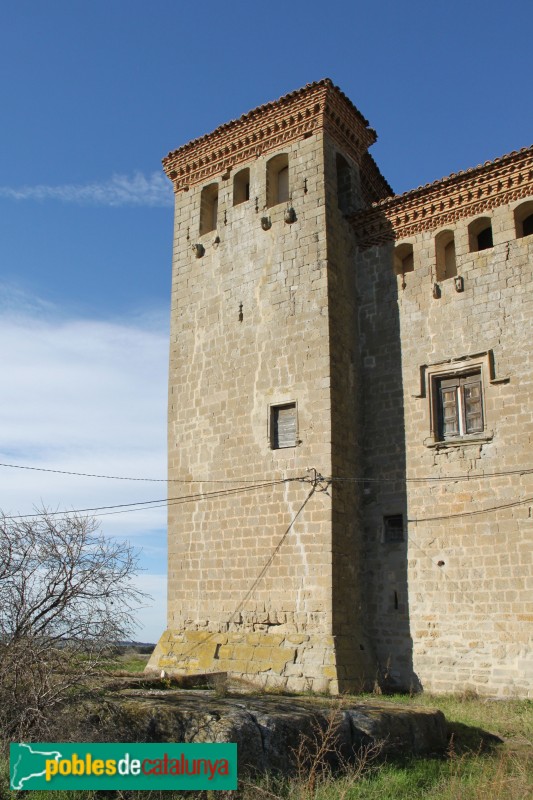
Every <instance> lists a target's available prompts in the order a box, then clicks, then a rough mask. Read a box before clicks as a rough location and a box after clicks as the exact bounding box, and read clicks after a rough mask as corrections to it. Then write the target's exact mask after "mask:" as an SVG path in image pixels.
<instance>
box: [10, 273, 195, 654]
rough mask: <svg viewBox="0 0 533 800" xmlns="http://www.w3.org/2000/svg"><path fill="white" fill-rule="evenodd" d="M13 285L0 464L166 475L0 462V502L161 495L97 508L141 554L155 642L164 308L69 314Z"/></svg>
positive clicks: (25, 509)
mask: <svg viewBox="0 0 533 800" xmlns="http://www.w3.org/2000/svg"><path fill="white" fill-rule="evenodd" d="M9 288H10V291H6V293H5V294H6V297H7V302H6V303H5V304H1V303H0V348H1V351H2V402H1V403H0V463H2V464H18V465H22V466H29V467H37V468H45V469H52V470H54V469H59V470H66V471H69V470H71V471H72V472H86V473H92V474H97V475H116V476H130V477H149V478H158V479H159V478H160V479H162V480H161V482H153V483H152V482H137V481H122V480H108V479H105V478H93V477H79V476H74V475H72V476H69V475H65V474H58V473H54V472H40V471H37V470H25V469H14V468H10V467H3V466H0V509H2V510H3V511H4V512H5V513H6V514H13V515H17V514H31V513H33V512H34V511H35V509H36V508H39V507H43V506H45V507H46V508H48V509H49V510H51V511H57V510H73V509H88V508H95V507H101V506H114V505H118V504H132V503H141V502H144V501H147V500H148V501H151V500H161V501H162V502H161V503H160V504H158V505H159V507H158V508H151V507H149V506H146V507H140V508H139V510H135V511H131V512H128V513H119V514H117V513H114V512H115V509H110V511H111V512H112V513H110V514H105V515H104V516H98V515H97V516H98V521H99V522H100V525H101V530H102V532H103V533H104V534H105V535H109V536H117V537H119V538H124V539H127V540H128V541H130V542H131V543H132V544H133V545H134V547H136V548H138V549H140V551H141V555H140V566H141V568H142V569H143V570H145V571H144V572H142V573H141V575H140V576H139V579H138V580H137V581H136V582H137V583H139V585H140V586H141V588H143V589H145V590H146V591H148V592H149V593H150V594H151V595H153V596H154V601H153V602H152V601H149V602H147V604H146V605H147V607H146V608H145V609H143V610H142V611H141V612H140V613H139V621H140V622H141V623H142V630H141V631H139V633H138V634H136V636H137V638H139V639H141V638H142V639H144V640H148V641H155V640H157V638H158V637H159V635H160V634H161V631H162V630H163V629H164V625H165V623H164V617H165V609H166V598H165V596H164V585H165V579H164V573H165V570H166V550H167V548H166V504H165V502H164V501H165V498H166V496H167V484H166V481H165V478H166V402H167V362H168V330H167V321H166V314H157V313H155V312H152V313H150V314H148V315H143V314H139V315H138V316H136V317H134V318H131V319H130V320H128V321H120V320H119V321H112V322H109V321H107V322H106V321H100V320H93V319H76V318H69V317H65V315H64V314H62V312H61V309H58V308H54V307H53V305H52V304H50V303H48V302H43V301H41V300H40V299H39V298H34V297H31V296H28V295H26V294H25V293H24V292H22V291H20V290H15V289H14V288H13V287H9ZM54 312H55V313H54ZM175 491H176V492H177V493H179V487H178V488H177V489H176V490H175Z"/></svg>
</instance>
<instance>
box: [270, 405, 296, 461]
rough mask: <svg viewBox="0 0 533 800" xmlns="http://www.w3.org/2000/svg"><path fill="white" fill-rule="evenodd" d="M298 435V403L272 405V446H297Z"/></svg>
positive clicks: (277, 448) (280, 447)
mask: <svg viewBox="0 0 533 800" xmlns="http://www.w3.org/2000/svg"><path fill="white" fill-rule="evenodd" d="M297 435H298V425H297V415H296V403H284V404H283V405H279V406H271V407H270V447H271V448H272V450H281V449H282V448H284V447H296V445H297Z"/></svg>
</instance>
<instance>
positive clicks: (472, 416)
mask: <svg viewBox="0 0 533 800" xmlns="http://www.w3.org/2000/svg"><path fill="white" fill-rule="evenodd" d="M436 388H437V393H436V400H437V406H438V408H437V412H438V438H439V439H441V440H444V439H453V438H457V437H461V436H468V435H469V434H472V433H480V432H482V431H483V390H482V384H481V372H480V371H476V372H473V373H470V374H468V375H454V376H453V377H443V378H440V379H438V380H437V386H436Z"/></svg>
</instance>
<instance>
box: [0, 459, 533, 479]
mask: <svg viewBox="0 0 533 800" xmlns="http://www.w3.org/2000/svg"><path fill="white" fill-rule="evenodd" d="M0 466H2V465H1V464H0ZM531 473H533V467H525V468H524V469H510V470H505V471H501V472H483V473H481V475H471V474H465V475H426V476H425V477H423V478H407V477H405V478H401V477H400V478H340V477H336V476H335V475H332V476H331V477H329V478H328V479H327V480H329V481H333V482H335V483H337V482H338V483H342V482H346V483H398V482H402V483H438V482H439V481H446V482H449V481H476V480H482V479H484V478H500V477H505V476H506V475H530V474H531Z"/></svg>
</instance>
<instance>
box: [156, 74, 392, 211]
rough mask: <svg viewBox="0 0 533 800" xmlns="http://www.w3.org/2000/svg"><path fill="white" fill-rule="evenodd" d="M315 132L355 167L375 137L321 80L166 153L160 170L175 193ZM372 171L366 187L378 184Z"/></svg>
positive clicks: (338, 93) (354, 110) (350, 106)
mask: <svg viewBox="0 0 533 800" xmlns="http://www.w3.org/2000/svg"><path fill="white" fill-rule="evenodd" d="M318 130H324V131H326V132H327V133H329V134H330V136H332V138H333V139H335V140H336V141H337V142H338V143H339V144H340V145H341V147H342V149H343V151H344V152H345V153H347V154H348V155H350V156H351V157H352V158H353V159H354V161H356V162H357V163H360V162H361V160H362V159H363V156H364V154H365V153H366V151H367V148H368V147H370V145H371V144H373V143H374V142H375V141H376V138H377V137H376V133H375V131H374V130H373V129H372V128H369V126H368V121H367V120H366V119H365V118H364V117H363V115H362V114H361V113H360V112H359V111H358V110H357V108H356V107H355V106H354V105H353V103H352V102H351V101H350V100H349V99H348V98H347V97H346V95H345V94H343V92H341V90H340V89H338V88H337V87H336V86H334V85H333V83H332V82H331V80H329V78H325V79H324V80H322V81H318V82H316V83H310V84H308V85H307V86H304V88H303V89H299V90H298V91H295V92H291V93H290V94H287V95H285V96H284V97H282V98H280V99H279V100H277V101H275V102H272V103H267V104H266V105H262V106H259V107H258V108H256V109H254V110H253V111H250V112H249V113H248V114H244V115H243V116H242V117H240V118H239V119H236V120H232V121H231V122H228V123H226V124H225V125H221V126H220V127H219V128H216V130H214V131H213V132H212V133H208V134H206V135H205V136H201V137H200V138H199V139H193V140H192V141H191V142H189V143H188V144H185V145H183V146H182V147H180V148H178V149H177V150H174V151H173V152H171V153H169V154H168V155H167V156H166V157H165V158H164V159H163V167H164V170H165V172H166V174H167V175H168V177H169V178H170V179H171V181H172V182H173V184H174V190H175V191H176V192H180V191H184V190H186V189H188V188H189V187H190V186H193V185H196V184H199V183H203V182H205V181H206V180H208V179H209V178H211V177H215V176H216V177H220V176H221V175H226V174H227V173H228V172H229V171H230V170H232V169H235V168H236V167H238V166H240V165H241V164H245V163H247V162H249V161H251V160H253V159H255V158H257V157H259V156H260V155H262V154H263V153H267V152H269V151H274V150H279V149H280V148H281V147H284V146H286V145H288V144H290V143H291V142H295V141H298V140H300V139H304V138H306V137H308V136H311V135H312V134H313V133H315V132H317V131H318ZM369 169H370V168H369ZM376 169H377V168H375V165H374V170H373V171H372V170H370V172H371V176H372V177H371V178H369V182H370V183H375V182H376V178H375V176H374V174H373V173H374V172H375V170H376ZM382 180H383V181H384V179H382ZM385 183H386V182H385ZM374 196H375V197H383V196H385V193H384V192H383V191H381V192H380V194H378V195H374Z"/></svg>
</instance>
